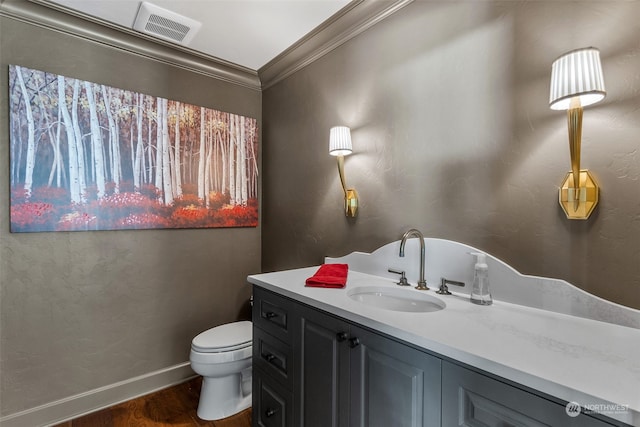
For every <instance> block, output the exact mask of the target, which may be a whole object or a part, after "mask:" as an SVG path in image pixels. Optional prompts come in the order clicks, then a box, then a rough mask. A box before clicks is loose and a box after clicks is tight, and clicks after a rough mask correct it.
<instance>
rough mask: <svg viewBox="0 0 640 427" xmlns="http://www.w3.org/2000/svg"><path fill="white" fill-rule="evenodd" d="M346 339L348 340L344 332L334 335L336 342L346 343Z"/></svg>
mask: <svg viewBox="0 0 640 427" xmlns="http://www.w3.org/2000/svg"><path fill="white" fill-rule="evenodd" d="M347 338H348V335H347V333H346V332H338V333H337V334H336V339H337V340H338V342H343V341H346V339H347Z"/></svg>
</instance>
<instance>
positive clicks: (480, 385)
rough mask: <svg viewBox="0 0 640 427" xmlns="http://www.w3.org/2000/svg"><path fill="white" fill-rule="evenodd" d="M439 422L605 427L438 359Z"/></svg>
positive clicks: (462, 426)
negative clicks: (439, 378)
mask: <svg viewBox="0 0 640 427" xmlns="http://www.w3.org/2000/svg"><path fill="white" fill-rule="evenodd" d="M442 425H443V427H444V426H460V427H476V426H483V427H509V426H514V427H516V426H517V427H543V426H545V427H547V426H550V427H605V426H611V425H612V424H609V423H607V422H604V421H600V420H598V419H595V418H592V417H590V416H588V415H585V414H583V413H581V414H579V415H578V416H575V417H570V416H569V415H567V410H566V406H565V405H561V404H559V403H555V402H552V401H550V400H547V399H545V398H543V397H540V396H537V395H535V394H532V393H528V392H526V391H524V390H522V389H520V388H517V387H514V386H512V385H510V384H506V383H504V382H502V381H498V380H496V379H493V378H490V377H488V376H485V375H483V374H480V373H478V372H475V371H472V370H470V369H466V368H463V367H461V366H458V365H455V364H453V363H449V362H446V361H443V362H442Z"/></svg>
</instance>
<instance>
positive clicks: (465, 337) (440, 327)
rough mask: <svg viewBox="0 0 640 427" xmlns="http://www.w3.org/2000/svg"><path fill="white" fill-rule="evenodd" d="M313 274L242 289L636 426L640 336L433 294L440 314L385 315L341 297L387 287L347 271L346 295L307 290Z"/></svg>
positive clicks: (306, 271)
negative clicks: (277, 297) (335, 318)
mask: <svg viewBox="0 0 640 427" xmlns="http://www.w3.org/2000/svg"><path fill="white" fill-rule="evenodd" d="M317 269H318V267H317V266H316V267H308V268H301V269H296V270H287V271H280V272H274V273H265V274H257V275H252V276H249V277H248V281H249V282H250V283H253V284H255V285H257V286H260V287H263V288H265V289H268V290H271V291H274V292H277V293H279V294H281V295H284V296H286V297H290V298H292V299H295V300H297V301H300V302H303V303H306V304H309V305H311V306H313V307H317V308H319V309H322V310H325V311H327V312H329V313H332V314H334V315H337V316H340V317H342V318H345V319H348V320H351V321H353V322H356V323H359V324H362V325H363V326H366V327H368V328H371V329H373V330H376V331H379V332H382V333H385V334H387V335H390V336H392V337H396V338H398V339H400V340H403V341H405V342H408V343H411V344H414V345H416V346H418V347H420V348H423V349H425V350H429V351H432V352H435V353H438V354H440V355H442V356H446V357H449V358H451V359H454V360H457V361H460V362H463V363H466V364H469V365H471V366H475V367H477V368H480V369H482V370H484V371H486V372H489V373H492V374H495V375H498V376H500V377H503V378H506V379H508V380H511V381H514V382H516V383H519V384H523V385H525V386H527V387H531V388H533V389H535V390H539V391H541V392H543V393H547V394H549V395H552V396H555V397H558V398H560V399H563V400H565V401H567V402H577V403H580V404H581V406H583V407H584V408H587V409H592V410H594V411H596V412H600V413H602V414H603V415H605V416H608V417H610V418H613V419H616V420H619V421H622V422H625V423H627V424H631V425H633V426H640V330H639V329H635V328H631V327H626V326H619V325H615V324H611V323H606V322H601V321H597V320H591V319H585V318H581V317H574V316H570V315H566V314H560V313H555V312H551V311H546V310H541V309H537V308H529V307H525V306H521V305H516V304H511V303H506V302H501V301H496V300H494V303H493V305H491V306H479V305H475V304H472V303H470V302H469V297H468V295H462V294H455V292H454V295H448V296H447V295H437V294H435V292H434V291H433V290H430V291H426V292H428V294H429V295H431V296H435V297H437V298H439V299H441V300H442V301H444V302H445V303H446V305H447V306H446V308H445V309H443V310H440V311H436V312H430V313H407V312H397V311H389V310H384V309H380V308H375V307H370V306H368V305H365V304H362V303H360V302H357V301H354V300H352V299H351V298H349V297H348V296H347V291H348V290H349V289H352V288H355V287H357V286H388V287H393V288H397V285H396V284H395V282H394V281H393V280H391V279H388V278H384V277H380V276H373V275H370V274H364V273H360V272H356V271H349V276H348V281H347V286H346V288H344V289H327V288H310V287H305V286H304V283H305V280H306V279H307V278H308V277H310V276H312V275H313V274H314V273H315V272H316V270H317ZM430 286H431V285H430ZM405 289H406V288H405ZM450 290H452V289H450ZM410 291H411V292H425V291H417V290H414V289H411V290H410ZM452 291H453V290H452ZM606 405H608V406H606Z"/></svg>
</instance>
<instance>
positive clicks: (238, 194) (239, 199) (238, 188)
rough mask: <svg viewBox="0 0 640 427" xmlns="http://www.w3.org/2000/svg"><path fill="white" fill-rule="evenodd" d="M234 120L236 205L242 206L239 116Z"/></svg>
mask: <svg viewBox="0 0 640 427" xmlns="http://www.w3.org/2000/svg"><path fill="white" fill-rule="evenodd" d="M235 120H236V173H235V177H236V197H235V199H236V202H235V204H236V205H241V204H242V188H241V187H242V177H241V176H240V171H241V170H242V140H241V138H240V116H235Z"/></svg>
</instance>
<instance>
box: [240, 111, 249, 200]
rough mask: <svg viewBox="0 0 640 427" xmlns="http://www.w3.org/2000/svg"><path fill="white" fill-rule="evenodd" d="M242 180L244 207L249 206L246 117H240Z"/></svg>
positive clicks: (241, 195)
mask: <svg viewBox="0 0 640 427" xmlns="http://www.w3.org/2000/svg"><path fill="white" fill-rule="evenodd" d="M240 179H241V180H242V189H241V192H240V197H241V202H242V206H247V199H248V196H247V193H248V188H247V187H248V184H249V183H248V182H247V140H246V132H245V117H244V116H241V117H240Z"/></svg>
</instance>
